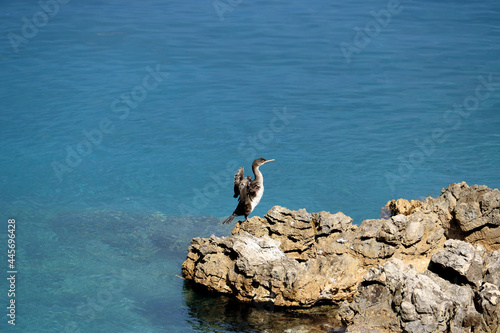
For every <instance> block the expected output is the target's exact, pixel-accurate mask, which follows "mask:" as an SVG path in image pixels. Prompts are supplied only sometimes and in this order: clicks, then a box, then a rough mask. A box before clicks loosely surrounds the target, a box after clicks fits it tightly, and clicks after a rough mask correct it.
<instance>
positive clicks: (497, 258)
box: [483, 250, 500, 287]
mask: <svg viewBox="0 0 500 333" xmlns="http://www.w3.org/2000/svg"><path fill="white" fill-rule="evenodd" d="M483 275H484V281H485V282H489V283H492V284H494V285H496V286H497V287H500V250H497V251H491V252H489V253H487V254H486V256H485V257H484V266H483Z"/></svg>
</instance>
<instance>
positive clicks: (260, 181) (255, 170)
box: [252, 167, 264, 183]
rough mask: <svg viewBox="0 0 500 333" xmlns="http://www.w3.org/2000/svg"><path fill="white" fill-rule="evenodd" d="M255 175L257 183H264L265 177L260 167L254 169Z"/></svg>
mask: <svg viewBox="0 0 500 333" xmlns="http://www.w3.org/2000/svg"><path fill="white" fill-rule="evenodd" d="M252 171H253V174H254V175H255V181H257V182H259V183H262V182H263V181H264V177H262V173H261V172H260V170H259V167H252Z"/></svg>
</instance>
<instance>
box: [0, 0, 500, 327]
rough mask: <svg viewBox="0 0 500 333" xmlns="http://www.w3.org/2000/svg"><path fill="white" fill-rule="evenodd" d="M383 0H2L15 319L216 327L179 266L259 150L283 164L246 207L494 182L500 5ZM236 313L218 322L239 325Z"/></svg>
mask: <svg viewBox="0 0 500 333" xmlns="http://www.w3.org/2000/svg"><path fill="white" fill-rule="evenodd" d="M387 6H388V3H387V2H385V1H356V2H349V3H348V4H331V3H329V2H327V1H320V2H316V3H314V4H309V3H298V2H292V3H290V2H285V1H273V2H271V3H269V2H264V1H257V2H252V3H250V2H245V1H243V2H241V3H240V4H235V5H234V9H233V10H232V11H227V12H225V13H224V14H223V18H224V19H223V20H221V18H220V17H219V15H218V13H217V11H216V10H215V8H214V6H213V3H212V2H210V1H199V2H194V3H193V2H189V3H186V2H180V1H178V2H168V3H162V2H154V1H146V2H141V4H137V3H132V2H106V3H102V2H99V1H90V2H89V1H87V2H85V3H78V2H73V1H70V2H68V3H67V4H59V6H58V11H57V13H56V14H55V15H51V14H53V13H54V10H52V9H50V8H49V7H47V8H49V9H47V10H46V12H47V14H46V15H47V16H46V17H47V22H46V24H44V23H45V21H44V17H43V14H38V13H39V12H41V11H42V9H41V7H39V5H38V4H37V3H36V2H30V1H19V2H16V3H13V4H2V5H1V8H2V10H1V11H0V12H1V14H0V15H1V20H0V27H1V31H2V39H1V44H0V45H1V51H0V61H1V70H2V79H1V81H0V88H1V89H0V97H1V99H2V104H1V106H0V123H1V124H2V130H1V131H0V142H1V143H2V146H1V147H2V151H1V152H2V154H0V171H1V172H0V211H1V212H2V218H3V219H4V220H5V225H6V221H7V219H8V218H15V219H16V220H17V221H18V222H17V226H18V231H17V236H18V238H17V240H18V248H17V249H18V253H17V260H18V270H19V274H18V295H17V296H18V297H17V300H18V304H19V305H18V325H16V329H17V330H18V331H30V332H53V331H61V332H64V331H71V330H73V331H75V330H76V329H80V330H81V331H82V332H90V331H92V332H123V331H130V332H134V331H143V332H172V331H179V332H183V331H186V332H187V331H193V330H194V331H203V330H215V328H213V327H212V328H207V327H211V326H210V325H211V324H210V323H208V319H207V317H206V316H199V315H196V313H197V312H196V311H193V310H192V308H190V306H189V304H188V303H189V302H186V299H188V297H195V298H196V297H198V296H196V295H197V294H194V296H193V295H192V294H189V293H190V292H189V291H186V290H185V289H183V282H182V280H181V279H179V278H177V277H175V274H179V272H180V264H181V263H182V261H183V260H184V258H185V255H186V247H187V245H188V244H189V240H190V239H191V238H192V237H195V236H208V235H210V234H212V233H215V234H217V235H227V234H229V233H230V230H231V229H230V227H221V226H218V225H217V219H219V218H222V217H225V216H226V215H228V214H230V213H231V212H232V210H233V209H234V206H235V204H236V202H235V200H234V199H233V198H232V193H231V184H230V182H231V179H232V176H233V174H234V172H235V171H236V169H237V168H238V167H239V166H245V168H246V169H247V170H249V169H250V164H251V162H252V160H253V159H254V158H256V157H265V158H275V159H276V162H273V163H270V164H267V165H266V166H264V167H263V169H262V171H263V172H264V176H265V178H266V193H265V195H264V197H263V199H262V201H261V203H260V205H259V206H258V207H257V209H256V210H255V212H254V214H255V215H263V214H264V213H265V212H266V211H267V210H268V209H269V208H271V207H272V206H273V205H282V206H286V207H288V208H291V209H299V208H306V209H307V210H308V211H310V212H314V211H320V210H326V211H331V212H337V211H342V212H344V213H345V214H347V215H349V216H351V217H353V218H354V220H355V222H356V223H359V222H361V221H362V220H363V219H365V218H373V217H377V216H378V213H379V210H380V207H381V206H382V205H384V203H385V202H386V201H388V200H390V199H393V198H399V197H405V198H417V197H422V196H427V195H438V194H439V191H440V189H441V188H442V187H446V186H447V184H448V183H451V182H457V181H462V180H465V181H467V182H468V183H469V184H474V183H478V184H486V185H488V186H490V187H493V188H495V187H499V184H500V175H499V173H498V164H499V160H500V155H499V152H500V132H499V130H498V129H499V128H500V117H499V115H498V112H499V106H500V85H499V84H498V82H499V79H498V78H499V77H500V76H499V74H500V57H499V53H500V52H499V51H500V22H499V17H500V16H499V14H500V5H499V4H498V3H497V2H495V1H486V2H483V3H481V4H476V3H465V2H462V1H452V2H447V3H443V4H437V3H432V2H425V3H422V2H415V1H412V2H405V1H402V2H401V4H400V6H399V7H397V8H396V9H394V10H393V14H391V18H390V20H389V19H388V18H387V16H386V19H385V21H384V18H383V12H381V11H382V10H386V9H387ZM54 8H55V7H54ZM51 10H52V13H51ZM371 11H375V13H376V14H375V16H377V15H379V17H382V18H379V19H380V20H382V21H381V22H382V23H378V25H377V24H376V23H374V22H375V21H374V20H375V18H374V16H373V15H372V14H370V12H371ZM377 13H378V14H377ZM380 15H382V16H380ZM23 17H25V18H26V20H27V21H28V22H33V19H36V20H38V21H36V22H38V23H37V24H38V25H39V28H36V27H35V28H36V31H35V30H34V29H31V30H30V28H29V27H25V25H26V26H27V23H26V21H25V20H23ZM365 27H368V28H370V27H371V28H372V29H374V30H370V31H372V32H370V31H369V32H368V33H369V34H371V37H368V36H367V35H366V33H364V34H363V35H357V34H356V33H357V32H359V29H361V30H364V29H365ZM377 27H378V29H379V30H377ZM358 28H359V29H358ZM13 34H15V35H13ZM16 36H17V37H16ZM21 41H22V42H21ZM341 47H343V48H344V49H345V50H355V51H353V52H352V53H351V54H350V55H349V52H347V53H346V52H345V51H344V52H343V51H342V48H341ZM16 51H17V52H16ZM346 54H348V56H347V57H346ZM148 68H149V69H148ZM152 72H153V73H154V75H151V73H152ZM488 81H491V82H492V83H491V85H490V84H488V83H486V84H485V83H484V82H488ZM478 86H479V87H480V89H479V90H478V96H479V97H480V98H477V97H476V88H477V87H478ZM475 98H477V99H475ZM464 103H465V104H466V106H467V108H468V110H467V109H466V108H455V107H454V105H455V104H462V105H463V104H464ZM85 133H87V134H85ZM68 152H70V153H68ZM76 154H78V155H76ZM214 183H215V185H214ZM181 215H182V216H183V217H181ZM5 229H6V227H5ZM4 241H5V242H6V238H5V240H4ZM4 247H5V248H6V245H5V246H4ZM3 256H4V257H5V260H4V262H5V265H4V266H5V268H2V269H1V270H2V271H3V272H4V273H2V274H6V273H5V271H6V265H7V257H6V253H5V254H4V255H3ZM4 266H2V267H4ZM0 287H1V288H2V289H1V290H5V292H3V291H0V293H1V294H2V295H4V296H2V302H7V301H8V299H7V297H6V296H5V294H6V291H7V290H8V285H7V284H6V281H5V280H4V279H2V284H0ZM187 293H188V294H187ZM106 297H107V298H106ZM199 297H200V298H201V296H199ZM98 299H99V300H100V301H98ZM92 300H94V301H95V302H96V304H95V305H92V303H91V306H85V304H87V305H88V302H89V301H92ZM89 307H90V310H89ZM92 309H93V310H92ZM224 309H225V308H224ZM92 311H93V312H92ZM221 311H222V312H224V311H226V310H221ZM236 317H238V316H237V315H235V314H232V315H228V318H229V319H227V322H226V323H224V321H223V320H222V323H221V327H220V328H217V329H218V330H221V331H227V332H233V331H244V330H246V329H248V327H247V328H245V327H246V326H241V325H240V324H241V322H245V320H243V319H240V320H239V322H240V324H238V320H237V319H234V318H236ZM4 319H5V318H4ZM235 323H236V324H235ZM0 325H1V327H2V331H4V330H9V329H11V328H12V327H9V326H8V325H7V323H6V320H4V321H2V322H1V323H0ZM207 325H208V326H207ZM258 329H264V328H263V327H259V328H258Z"/></svg>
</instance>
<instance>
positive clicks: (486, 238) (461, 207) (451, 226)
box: [421, 182, 500, 250]
mask: <svg viewBox="0 0 500 333" xmlns="http://www.w3.org/2000/svg"><path fill="white" fill-rule="evenodd" d="M421 209H422V211H423V212H425V213H428V212H434V213H436V214H438V216H439V219H440V220H441V222H442V224H443V227H444V228H445V230H446V233H447V237H448V238H454V239H461V240H465V241H467V242H469V243H471V244H473V245H475V244H482V245H483V246H484V247H485V248H486V249H487V250H497V249H499V248H500V191H498V189H494V190H492V189H490V188H488V187H487V186H484V185H481V186H479V185H473V186H468V185H467V184H466V183H465V182H462V183H458V184H451V185H450V186H448V188H446V189H443V190H442V191H441V195H440V196H439V197H437V198H430V197H429V198H427V199H426V200H425V202H424V203H423V205H422V207H421Z"/></svg>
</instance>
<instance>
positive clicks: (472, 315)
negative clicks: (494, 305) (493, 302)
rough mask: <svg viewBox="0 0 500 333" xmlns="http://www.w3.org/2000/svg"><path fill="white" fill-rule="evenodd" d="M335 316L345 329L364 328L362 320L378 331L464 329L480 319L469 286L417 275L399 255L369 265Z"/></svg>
mask: <svg viewBox="0 0 500 333" xmlns="http://www.w3.org/2000/svg"><path fill="white" fill-rule="evenodd" d="M367 309H368V311H367ZM339 315H340V316H341V317H342V319H343V320H344V322H345V323H346V324H348V327H349V328H348V332H362V331H363V330H362V329H361V328H365V329H366V327H367V325H366V323H369V325H370V327H371V329H375V330H379V331H380V332H387V331H390V332H402V331H404V332H464V331H466V330H467V329H470V328H471V327H473V326H474V327H479V326H480V325H481V323H482V316H481V314H480V313H478V312H477V311H476V309H475V306H474V292H473V290H472V289H471V288H469V287H466V286H459V285H456V284H453V283H451V282H449V281H447V280H445V279H443V278H441V277H440V276H438V275H437V274H435V273H432V272H430V271H425V272H423V273H418V272H417V270H416V269H415V268H414V267H412V266H411V265H410V266H406V265H405V264H403V262H402V261H400V260H398V259H393V260H391V261H389V262H386V263H385V264H384V265H381V266H378V267H377V268H373V269H371V270H370V272H369V273H368V274H367V275H366V276H365V278H364V281H363V282H361V283H360V287H359V293H358V294H357V295H356V297H355V299H354V301H353V302H352V303H348V302H347V301H346V302H344V303H343V304H342V306H341V308H340V310H339ZM485 328H486V327H485Z"/></svg>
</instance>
